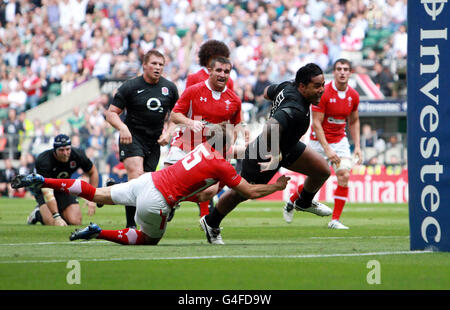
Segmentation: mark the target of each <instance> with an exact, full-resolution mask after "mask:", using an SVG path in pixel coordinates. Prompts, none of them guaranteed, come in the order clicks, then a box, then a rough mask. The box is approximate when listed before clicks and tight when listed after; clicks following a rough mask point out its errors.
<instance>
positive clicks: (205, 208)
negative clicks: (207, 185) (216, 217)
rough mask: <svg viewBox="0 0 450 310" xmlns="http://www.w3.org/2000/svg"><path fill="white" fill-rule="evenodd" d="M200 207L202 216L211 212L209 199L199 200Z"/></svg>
mask: <svg viewBox="0 0 450 310" xmlns="http://www.w3.org/2000/svg"><path fill="white" fill-rule="evenodd" d="M198 207H199V208H200V217H202V216H204V215H208V214H209V201H203V202H199V203H198Z"/></svg>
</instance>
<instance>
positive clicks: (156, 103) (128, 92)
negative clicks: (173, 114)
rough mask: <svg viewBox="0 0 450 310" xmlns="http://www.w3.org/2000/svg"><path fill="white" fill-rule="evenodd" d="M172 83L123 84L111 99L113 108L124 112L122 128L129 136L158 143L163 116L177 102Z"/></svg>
mask: <svg viewBox="0 0 450 310" xmlns="http://www.w3.org/2000/svg"><path fill="white" fill-rule="evenodd" d="M178 97H179V95H178V89H177V87H176V86H175V84H174V83H172V82H171V81H169V80H167V79H166V78H164V77H160V79H159V82H158V83H156V84H149V83H147V82H146V81H145V80H144V77H143V76H142V75H141V76H138V77H135V78H132V79H129V80H127V81H125V82H124V83H123V84H122V85H121V86H120V87H119V88H118V90H117V93H116V94H115V95H114V98H113V101H112V105H114V106H116V107H118V108H119V109H121V110H125V109H126V117H125V122H124V123H125V124H126V125H127V126H128V129H129V130H130V132H131V134H138V135H139V134H141V135H144V136H145V137H146V138H150V139H154V140H157V139H158V138H159V136H160V135H161V133H162V130H163V127H164V119H165V117H166V114H167V113H168V112H170V111H171V110H172V108H173V106H174V105H175V103H176V102H177V100H178Z"/></svg>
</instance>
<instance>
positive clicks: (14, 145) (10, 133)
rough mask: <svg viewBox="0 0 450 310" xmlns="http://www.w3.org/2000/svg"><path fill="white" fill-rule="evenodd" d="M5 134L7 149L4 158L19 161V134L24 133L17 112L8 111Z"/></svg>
mask: <svg viewBox="0 0 450 310" xmlns="http://www.w3.org/2000/svg"><path fill="white" fill-rule="evenodd" d="M3 127H4V134H5V135H6V140H7V141H6V147H5V153H6V154H4V155H3V156H4V158H11V159H19V158H20V151H19V142H20V140H19V133H20V131H24V128H23V124H22V123H21V122H20V121H19V120H18V119H17V112H16V110H14V109H9V110H8V118H7V119H6V121H5V123H4V126H3Z"/></svg>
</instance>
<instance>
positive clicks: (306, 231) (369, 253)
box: [0, 199, 450, 290]
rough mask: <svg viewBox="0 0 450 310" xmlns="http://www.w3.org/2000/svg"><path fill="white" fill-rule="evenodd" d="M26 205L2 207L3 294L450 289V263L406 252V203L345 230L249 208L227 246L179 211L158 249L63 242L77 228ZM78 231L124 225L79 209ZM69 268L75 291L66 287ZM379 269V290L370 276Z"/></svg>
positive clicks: (120, 218)
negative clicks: (36, 216)
mask: <svg viewBox="0 0 450 310" xmlns="http://www.w3.org/2000/svg"><path fill="white" fill-rule="evenodd" d="M33 207H34V202H33V201H32V200H28V199H0V279H2V281H0V290H56V289H57V290H106V289H108V290H121V289H125V290H230V289H232V290H244V289H250V290H304V289H308V290H436V289H437V290H447V289H450V254H449V253H417V252H411V251H409V224H408V208H407V205H405V204H348V205H347V206H346V207H345V209H344V213H343V216H342V221H343V222H344V223H345V224H346V225H348V226H349V227H350V229H349V230H347V231H336V230H330V229H328V228H327V227H326V225H327V223H328V221H329V218H320V217H317V216H315V215H312V214H308V213H303V212H302V213H296V214H295V218H294V221H293V223H291V224H286V223H285V222H284V220H283V218H282V215H281V207H282V203H281V202H278V203H276V202H261V201H257V202H247V203H244V204H241V205H239V206H238V207H237V208H236V210H234V211H233V212H232V213H231V214H230V215H229V216H228V217H227V218H226V219H225V220H224V221H223V223H222V226H223V227H224V229H223V231H222V236H223V238H224V241H225V243H226V245H225V246H212V245H210V244H208V243H207V242H206V239H205V237H204V235H203V232H202V231H200V228H199V225H198V208H197V207H196V206H195V205H193V204H189V203H185V204H183V205H182V207H181V208H180V209H179V210H178V211H177V212H176V215H175V217H174V219H173V221H172V222H171V223H169V225H168V228H167V232H166V235H165V236H164V238H163V239H162V240H161V242H160V244H159V245H158V246H122V245H118V244H114V243H110V242H106V241H100V240H92V241H89V242H78V241H77V242H69V240H68V237H69V235H70V232H71V231H72V230H74V229H75V228H77V227H49V226H42V225H40V224H37V225H26V224H25V221H26V218H27V216H28V214H29V213H30V211H31V210H32V209H33ZM82 211H83V225H84V226H85V225H87V224H88V223H89V222H90V221H94V222H96V223H97V224H99V225H100V226H101V227H102V228H104V229H120V228H123V227H124V225H125V211H124V208H123V207H122V206H105V207H103V208H102V209H97V213H96V214H95V215H94V216H93V217H88V216H87V207H84V206H83V208H82ZM70 260H77V261H78V262H79V263H80V274H81V283H80V284H72V285H71V284H68V283H67V280H66V277H67V275H68V273H69V272H71V270H72V269H70V268H67V263H68V262H69V261H70ZM371 260H376V261H378V262H379V264H380V269H379V270H380V279H381V283H380V284H369V283H368V282H367V276H368V273H369V272H371V271H372V269H371V268H368V267H367V264H368V262H369V261H371Z"/></svg>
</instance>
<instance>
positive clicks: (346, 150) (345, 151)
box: [308, 137, 352, 162]
mask: <svg viewBox="0 0 450 310" xmlns="http://www.w3.org/2000/svg"><path fill="white" fill-rule="evenodd" d="M308 145H309V146H310V147H311V148H312V149H313V150H314V151H316V152H317V153H319V154H320V155H322V156H323V158H325V160H327V161H328V162H329V160H328V158H327V156H326V155H325V151H324V150H323V147H322V145H321V144H320V142H319V141H318V140H311V141H309V144H308ZM330 147H331V148H332V149H333V151H335V152H336V155H337V156H339V158H350V159H351V158H352V153H351V152H350V143H348V138H347V137H344V138H342V139H341V141H339V142H336V143H330Z"/></svg>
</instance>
